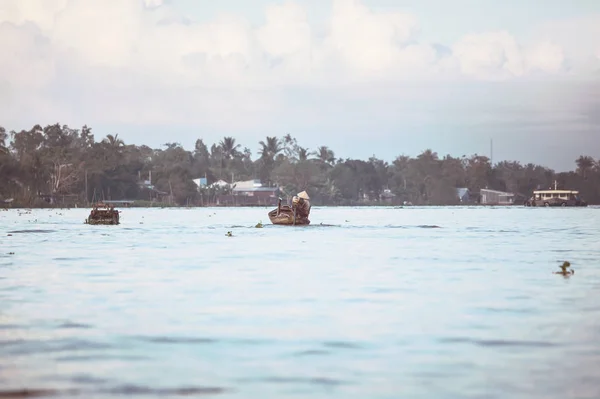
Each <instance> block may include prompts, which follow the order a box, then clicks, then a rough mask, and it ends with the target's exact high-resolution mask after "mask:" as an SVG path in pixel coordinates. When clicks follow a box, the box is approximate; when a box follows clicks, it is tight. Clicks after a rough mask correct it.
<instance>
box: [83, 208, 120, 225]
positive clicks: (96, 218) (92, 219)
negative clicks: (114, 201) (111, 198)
mask: <svg viewBox="0 0 600 399" xmlns="http://www.w3.org/2000/svg"><path fill="white" fill-rule="evenodd" d="M85 223H86V224H104V225H117V224H119V211H118V210H116V209H115V207H114V206H112V205H108V204H103V203H99V204H96V205H94V207H93V208H92V211H91V212H90V216H88V218H87V219H86V220H85Z"/></svg>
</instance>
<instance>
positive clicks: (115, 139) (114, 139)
mask: <svg viewBox="0 0 600 399" xmlns="http://www.w3.org/2000/svg"><path fill="white" fill-rule="evenodd" d="M102 142H103V143H106V144H108V145H109V146H110V147H112V148H118V147H121V146H123V145H125V143H124V142H123V140H121V139H120V138H119V135H118V134H115V135H114V136H113V135H112V134H107V135H106V138H105V139H104V140H102Z"/></svg>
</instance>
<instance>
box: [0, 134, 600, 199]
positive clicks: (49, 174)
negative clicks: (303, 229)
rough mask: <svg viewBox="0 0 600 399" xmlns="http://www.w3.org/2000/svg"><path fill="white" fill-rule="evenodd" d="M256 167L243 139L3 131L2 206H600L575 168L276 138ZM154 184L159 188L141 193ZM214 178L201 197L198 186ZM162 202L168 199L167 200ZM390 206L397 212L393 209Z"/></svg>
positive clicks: (599, 188)
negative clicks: (275, 202)
mask: <svg viewBox="0 0 600 399" xmlns="http://www.w3.org/2000/svg"><path fill="white" fill-rule="evenodd" d="M258 145H259V151H258V154H257V156H256V157H255V158H253V157H252V152H251V150H250V149H249V148H248V147H243V146H242V145H240V144H239V143H238V142H237V140H236V139H235V138H233V137H223V139H222V140H220V142H218V143H214V144H212V145H210V147H209V146H208V145H207V144H206V143H205V142H204V141H203V140H202V139H198V140H197V141H196V144H195V147H194V149H193V150H192V151H189V150H186V149H184V148H183V147H182V146H181V145H180V144H179V143H166V144H164V145H163V146H162V148H157V149H153V148H150V147H148V146H146V145H141V146H137V145H132V144H125V143H124V142H123V140H121V139H120V138H119V137H118V135H110V134H109V135H107V136H106V137H104V138H102V139H101V140H99V141H97V140H96V139H95V137H94V134H93V133H92V129H91V128H90V127H88V126H83V127H82V128H81V129H74V128H71V127H69V126H67V125H60V124H58V123H57V124H54V125H48V126H46V127H42V126H40V125H36V126H34V127H33V128H31V129H30V130H21V131H19V132H16V131H11V132H7V131H6V130H5V129H4V128H2V127H0V200H2V201H6V200H7V199H9V198H12V199H13V204H15V205H16V206H28V207H32V206H42V205H44V204H47V203H48V201H50V200H51V199H52V198H59V197H62V198H63V200H64V198H65V197H66V198H70V199H71V201H74V202H75V203H78V204H84V203H89V202H90V201H96V200H119V199H127V200H141V201H144V200H151V199H156V198H158V197H157V195H158V194H161V195H162V197H161V198H163V199H162V200H161V201H164V198H168V201H169V202H171V203H172V204H175V205H200V204H206V201H205V199H206V198H213V197H214V196H216V195H218V194H220V193H223V192H224V191H226V190H227V187H217V186H210V184H211V183H213V182H215V181H218V180H224V181H226V182H232V181H242V180H250V179H260V180H261V182H262V183H263V185H266V186H277V187H279V188H280V190H281V193H282V195H283V196H288V195H291V194H294V193H296V192H299V191H302V190H307V191H308V192H309V193H310V196H311V200H312V203H313V204H315V205H360V204H379V203H382V199H384V198H391V197H393V201H392V203H404V202H410V203H412V204H415V205H452V204H457V203H459V198H458V196H457V193H456V188H461V187H465V188H469V190H471V192H473V193H477V192H478V191H479V190H480V189H482V188H490V189H495V190H500V191H508V192H513V193H520V194H522V195H524V196H526V197H529V196H530V195H531V192H532V191H533V190H535V189H539V188H548V187H550V186H552V185H553V183H554V181H555V180H556V181H557V182H558V184H559V186H560V187H565V188H568V189H577V190H580V192H581V195H582V197H583V198H584V199H586V200H587V201H588V203H590V204H598V203H600V161H596V160H594V158H592V157H589V156H583V155H582V156H580V157H579V158H578V159H577V160H575V164H574V166H575V169H574V170H573V171H571V172H565V173H556V172H555V171H553V170H552V169H549V168H547V167H544V166H541V165H534V164H531V163H529V164H521V163H519V162H516V161H502V162H498V163H496V164H494V165H492V164H491V162H490V159H489V158H488V157H486V156H482V155H477V154H474V155H472V156H462V157H452V156H450V155H446V156H443V157H442V156H439V155H438V154H437V153H436V152H434V151H432V150H431V149H428V150H425V151H423V153H421V154H420V155H418V156H417V157H414V158H412V157H409V156H405V155H400V156H398V157H397V158H396V159H395V160H394V161H393V162H391V163H389V162H387V161H385V160H383V159H379V158H376V157H371V158H369V159H367V160H361V159H349V158H346V159H344V158H341V157H338V156H337V155H336V154H335V153H334V151H333V150H332V149H330V148H329V147H327V146H321V147H318V148H316V149H309V148H305V147H302V146H301V145H300V144H299V143H298V142H297V140H296V139H295V138H294V137H292V136H291V135H289V134H288V135H285V136H283V137H266V138H265V140H263V141H260V142H259V143H258ZM149 176H152V178H151V179H152V180H151V183H152V184H151V185H147V184H146V185H144V184H141V182H143V181H144V180H148V179H149ZM201 177H206V179H207V181H208V183H209V186H208V187H203V188H201V189H199V188H198V186H197V185H196V184H195V183H194V181H193V180H194V179H197V178H201ZM157 193H158V194H157ZM386 203H388V202H386Z"/></svg>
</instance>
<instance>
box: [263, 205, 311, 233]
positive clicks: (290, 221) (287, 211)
mask: <svg viewBox="0 0 600 399" xmlns="http://www.w3.org/2000/svg"><path fill="white" fill-rule="evenodd" d="M269 219H270V220H271V223H273V224H280V225H284V226H307V225H309V224H310V220H308V218H300V217H296V215H295V213H294V210H293V209H292V207H290V206H289V205H281V198H279V203H278V204H277V209H273V210H272V211H271V212H269Z"/></svg>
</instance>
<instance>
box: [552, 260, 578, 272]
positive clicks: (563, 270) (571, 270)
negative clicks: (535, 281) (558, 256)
mask: <svg viewBox="0 0 600 399" xmlns="http://www.w3.org/2000/svg"><path fill="white" fill-rule="evenodd" d="M559 267H560V269H561V270H560V271H559V272H553V273H552V274H560V275H563V276H571V275H573V274H575V270H573V269H570V270H567V269H568V268H569V267H571V263H570V262H567V261H564V262H563V264H562V265H560V266H559Z"/></svg>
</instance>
